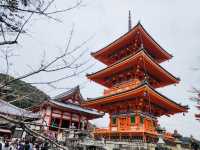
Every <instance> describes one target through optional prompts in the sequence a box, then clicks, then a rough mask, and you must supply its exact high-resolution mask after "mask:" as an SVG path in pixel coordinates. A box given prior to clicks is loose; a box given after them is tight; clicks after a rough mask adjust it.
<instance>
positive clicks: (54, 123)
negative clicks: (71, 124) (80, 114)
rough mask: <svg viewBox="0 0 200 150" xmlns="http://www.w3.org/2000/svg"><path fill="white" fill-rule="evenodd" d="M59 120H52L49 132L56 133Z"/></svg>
mask: <svg viewBox="0 0 200 150" xmlns="http://www.w3.org/2000/svg"><path fill="white" fill-rule="evenodd" d="M59 123H60V119H59V118H52V119H51V124H50V127H49V130H51V131H58V128H59Z"/></svg>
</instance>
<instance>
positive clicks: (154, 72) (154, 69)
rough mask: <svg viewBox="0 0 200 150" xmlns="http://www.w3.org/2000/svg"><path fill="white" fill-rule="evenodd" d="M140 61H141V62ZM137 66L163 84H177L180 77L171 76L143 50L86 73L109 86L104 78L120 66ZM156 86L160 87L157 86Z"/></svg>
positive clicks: (118, 69)
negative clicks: (93, 71) (98, 69)
mask: <svg viewBox="0 0 200 150" xmlns="http://www.w3.org/2000/svg"><path fill="white" fill-rule="evenodd" d="M141 61H142V62H141ZM133 65H135V66H139V67H140V68H141V70H143V72H144V73H145V71H146V72H148V74H149V75H151V76H152V77H155V78H158V80H159V81H160V82H165V84H163V86H166V85H169V84H177V83H179V81H180V79H179V78H177V77H175V76H173V75H172V74H171V73H169V72H168V71H167V70H165V69H164V68H163V67H161V66H160V65H159V64H157V63H156V62H155V61H154V60H153V58H151V57H150V56H149V55H148V54H147V53H146V52H145V50H141V51H139V52H137V53H136V54H134V55H131V56H129V57H127V58H126V59H124V60H121V61H119V62H117V63H115V64H113V65H111V66H109V67H106V68H104V69H102V70H100V71H98V72H96V73H92V74H87V78H89V79H90V80H93V81H95V82H97V83H100V84H102V85H104V86H106V87H109V86H108V85H106V84H105V83H104V78H106V77H109V76H111V75H112V74H114V73H115V74H117V73H118V72H119V71H120V70H121V68H124V70H125V69H126V68H130V67H131V66H133ZM158 87H162V85H161V86H158Z"/></svg>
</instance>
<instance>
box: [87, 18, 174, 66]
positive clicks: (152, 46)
mask: <svg viewBox="0 0 200 150" xmlns="http://www.w3.org/2000/svg"><path fill="white" fill-rule="evenodd" d="M137 32H139V34H140V36H141V40H142V43H143V45H144V47H145V48H146V49H147V50H148V53H149V54H150V55H152V56H154V58H155V59H156V60H158V62H159V63H160V62H163V61H166V60H169V59H171V58H172V55H171V54H169V53H168V52H167V51H165V50H164V49H163V48H162V47H161V46H160V45H159V44H158V43H157V42H156V41H155V40H154V39H153V38H152V37H151V36H150V34H149V33H148V32H147V31H146V30H145V29H144V27H143V26H142V25H141V24H140V22H139V23H138V24H137V25H136V26H135V27H133V28H132V29H131V30H130V31H129V32H127V33H126V34H124V35H123V36H121V37H120V38H118V39H117V40H115V41H114V42H112V43H111V44H109V45H108V46H106V47H104V48H103V49H101V50H99V51H97V52H94V53H92V54H91V55H92V56H93V57H94V58H96V59H98V60H99V61H101V62H103V63H104V64H106V65H110V62H109V58H108V56H109V54H111V53H113V52H114V51H116V50H118V49H120V48H122V47H124V46H126V45H127V44H128V43H129V42H131V41H132V38H133V36H135V34H136V33H137Z"/></svg>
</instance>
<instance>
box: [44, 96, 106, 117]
mask: <svg viewBox="0 0 200 150" xmlns="http://www.w3.org/2000/svg"><path fill="white" fill-rule="evenodd" d="M46 104H48V105H51V106H53V107H56V108H58V109H61V110H63V111H67V110H68V111H72V112H76V113H81V114H85V115H87V116H91V117H93V118H98V117H102V116H103V114H102V113H99V112H97V111H96V110H94V109H87V108H83V107H81V106H80V105H78V104H72V103H64V102H60V101H56V100H48V101H46V102H44V104H43V105H46Z"/></svg>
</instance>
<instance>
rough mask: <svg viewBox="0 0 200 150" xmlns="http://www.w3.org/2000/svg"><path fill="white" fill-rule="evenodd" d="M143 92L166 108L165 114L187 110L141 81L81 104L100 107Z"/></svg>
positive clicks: (125, 99)
mask: <svg viewBox="0 0 200 150" xmlns="http://www.w3.org/2000/svg"><path fill="white" fill-rule="evenodd" d="M144 92H147V95H148V96H149V98H150V101H151V103H152V104H155V105H158V106H160V107H161V108H163V109H165V110H167V111H168V112H166V115H169V114H174V113H181V112H187V110H188V107H187V106H182V105H181V104H178V103H176V102H174V101H172V100H170V99H169V98H167V97H166V96H164V95H162V94H161V93H159V92H157V91H156V90H154V89H153V88H152V87H151V86H150V85H149V84H148V83H145V82H144V83H142V84H141V85H139V86H137V87H135V88H133V89H130V90H127V91H123V92H120V93H116V94H112V95H107V96H102V97H98V98H94V99H89V100H88V101H85V102H84V103H83V104H82V106H85V107H90V108H95V109H101V108H102V107H103V106H104V105H110V106H112V104H114V103H117V102H121V101H127V102H129V101H132V100H134V98H137V97H144Z"/></svg>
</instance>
